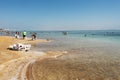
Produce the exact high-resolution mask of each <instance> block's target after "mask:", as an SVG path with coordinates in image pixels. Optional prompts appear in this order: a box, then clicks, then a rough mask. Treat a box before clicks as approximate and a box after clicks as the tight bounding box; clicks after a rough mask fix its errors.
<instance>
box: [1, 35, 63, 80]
mask: <svg viewBox="0 0 120 80" xmlns="http://www.w3.org/2000/svg"><path fill="white" fill-rule="evenodd" d="M5 40H6V42H4V41H5ZM18 42H19V43H24V44H32V45H33V46H34V44H36V43H41V42H48V41H47V40H46V39H45V40H43V39H38V40H34V41H31V40H30V39H29V38H28V39H26V40H21V39H15V38H14V37H9V36H0V45H1V46H3V47H2V48H0V50H1V51H0V57H1V58H2V57H3V59H1V63H0V79H2V80H8V79H10V80H13V79H14V80H21V79H22V80H26V79H25V78H28V77H27V76H28V74H27V72H28V71H29V70H30V69H29V66H31V65H32V63H33V62H35V61H37V59H40V58H41V59H44V58H56V57H57V55H58V54H59V55H61V52H46V53H44V52H36V53H35V52H34V51H28V52H24V51H12V50H7V47H8V46H9V45H10V44H14V43H18ZM34 53H35V54H34ZM62 54H63V53H62ZM9 73H11V74H9ZM29 75H31V74H29ZM27 80H29V79H27Z"/></svg>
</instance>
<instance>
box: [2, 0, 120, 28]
mask: <svg viewBox="0 0 120 80" xmlns="http://www.w3.org/2000/svg"><path fill="white" fill-rule="evenodd" d="M0 28H8V29H15V30H17V29H19V30H21V29H22V30H89V29H91V30H96V29H120V0H0Z"/></svg>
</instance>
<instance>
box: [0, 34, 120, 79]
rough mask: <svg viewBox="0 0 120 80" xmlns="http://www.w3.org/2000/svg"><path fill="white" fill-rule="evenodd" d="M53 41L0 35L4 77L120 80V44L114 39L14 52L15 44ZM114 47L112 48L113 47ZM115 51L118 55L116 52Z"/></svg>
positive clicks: (0, 69)
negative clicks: (43, 49) (45, 49)
mask: <svg viewBox="0 0 120 80" xmlns="http://www.w3.org/2000/svg"><path fill="white" fill-rule="evenodd" d="M18 42H19V43H24V44H32V46H33V47H34V45H35V44H37V43H46V44H48V43H50V42H48V41H47V40H46V39H38V40H34V41H31V40H30V39H26V40H22V39H15V38H14V37H7V36H1V37H0V46H1V47H0V80H120V71H119V70H120V67H119V66H120V55H119V54H120V53H119V46H116V45H113V44H112V43H110V42H104V41H96V40H89V39H83V40H82V39H81V40H80V43H79V44H80V45H81V46H80V48H79V49H76V48H75V49H71V50H68V51H57V50H56V51H47V52H35V51H32V50H30V51H28V52H25V51H13V50H8V49H7V48H8V46H9V45H11V44H13V43H18ZM111 48H112V49H111ZM113 53H115V54H113Z"/></svg>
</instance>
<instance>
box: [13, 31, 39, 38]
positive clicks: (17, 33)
mask: <svg viewBox="0 0 120 80" xmlns="http://www.w3.org/2000/svg"><path fill="white" fill-rule="evenodd" d="M19 35H20V33H19V32H18V31H17V32H15V38H20V37H19ZM36 35H37V33H32V34H31V38H32V40H35V39H36V38H37V37H36ZM22 36H23V39H25V38H26V37H27V32H26V31H23V32H22Z"/></svg>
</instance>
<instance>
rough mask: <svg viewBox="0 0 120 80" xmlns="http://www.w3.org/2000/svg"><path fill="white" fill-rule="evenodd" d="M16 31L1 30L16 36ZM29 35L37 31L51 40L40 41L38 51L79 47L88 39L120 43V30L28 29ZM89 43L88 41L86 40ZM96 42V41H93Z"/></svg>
mask: <svg viewBox="0 0 120 80" xmlns="http://www.w3.org/2000/svg"><path fill="white" fill-rule="evenodd" d="M15 32H16V31H10V32H0V35H1V36H2V35H4V36H14V34H15ZM19 32H20V37H22V32H23V31H19ZM26 32H27V37H31V34H32V33H37V39H47V40H51V42H50V43H38V44H36V46H35V47H34V48H33V49H35V50H38V51H48V50H72V49H78V48H80V46H81V45H82V44H81V43H85V41H86V40H89V41H90V40H91V41H93V42H94V41H97V42H98V41H103V42H110V43H113V44H117V45H119V44H120V30H71V31H67V30H66V31H27V30H26ZM86 43H87V41H86ZM93 44H94V43H93Z"/></svg>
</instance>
